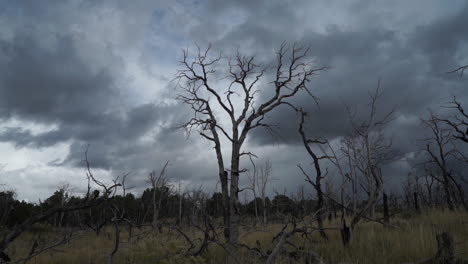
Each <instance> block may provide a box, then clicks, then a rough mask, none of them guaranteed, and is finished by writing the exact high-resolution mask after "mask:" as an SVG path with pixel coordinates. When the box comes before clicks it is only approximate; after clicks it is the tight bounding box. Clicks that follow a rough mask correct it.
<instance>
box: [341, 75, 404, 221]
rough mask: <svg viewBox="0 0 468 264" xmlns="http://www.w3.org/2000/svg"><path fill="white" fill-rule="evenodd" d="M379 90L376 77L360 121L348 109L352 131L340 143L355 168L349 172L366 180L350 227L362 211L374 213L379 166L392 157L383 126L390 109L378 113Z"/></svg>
mask: <svg viewBox="0 0 468 264" xmlns="http://www.w3.org/2000/svg"><path fill="white" fill-rule="evenodd" d="M382 94H383V93H382V92H381V91H380V81H379V83H378V84H377V88H376V89H375V92H374V93H370V94H369V96H370V103H369V108H370V109H369V114H368V117H367V118H365V119H364V120H362V121H356V120H355V118H354V117H352V115H351V113H350V120H351V126H352V133H351V135H350V136H348V137H347V138H346V140H345V141H344V146H343V147H342V152H343V153H344V155H345V157H347V158H348V160H351V164H353V166H354V167H355V168H353V169H352V170H350V171H354V169H356V170H357V172H353V173H359V174H360V175H362V176H363V178H364V180H365V184H366V185H365V186H364V187H365V188H364V191H365V192H366V193H367V194H368V195H367V196H368V199H367V202H366V204H365V205H364V208H362V209H361V210H359V212H358V213H356V214H355V215H354V217H353V220H352V221H351V227H352V228H354V226H355V225H356V224H357V223H358V222H359V221H360V219H361V218H362V216H363V215H366V214H367V215H369V216H370V217H371V218H373V217H374V211H375V206H376V204H377V202H378V197H379V195H380V193H381V192H382V187H383V178H382V166H383V165H384V164H385V162H388V161H389V160H392V159H393V158H394V157H395V153H394V152H393V151H392V149H391V146H392V143H391V140H388V139H387V137H386V136H385V134H384V128H385V126H386V125H387V124H388V123H389V122H390V121H391V120H392V116H393V110H391V111H389V112H387V113H385V114H384V115H383V116H382V117H380V118H379V117H378V114H379V113H378V111H377V110H378V109H377V106H378V100H379V98H380V97H381V96H382ZM356 176H357V175H356ZM356 184H357V183H356ZM361 186H363V185H361Z"/></svg>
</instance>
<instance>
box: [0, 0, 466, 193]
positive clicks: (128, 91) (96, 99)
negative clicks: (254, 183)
mask: <svg viewBox="0 0 468 264" xmlns="http://www.w3.org/2000/svg"><path fill="white" fill-rule="evenodd" d="M467 14H468V2H467V1H463V0H458V1H457V0H452V1H439V0H419V1H416V0H415V1H405V0H401V1H397V0H395V1H385V0H374V1H371V0H369V1H351V0H350V1H341V0H340V1H338V0H323V1H309V0H304V1H299V0H298V1H284V0H264V1H250V0H249V1H247V0H241V1H217V0H194V1H185V0H177V1H155V0H148V1H145V0H136V1H127V0H121V1H118V0H115V1H111V0H108V1H107V0H105V1H104V0H103V1H91V0H47V1H29V0H24V1H23V0H14V1H8V0H0V120H1V126H0V163H1V164H2V165H3V166H2V170H1V171H0V183H2V184H5V185H4V186H2V187H0V188H7V189H14V190H16V191H17V193H18V198H20V199H28V200H29V201H37V199H38V198H45V197H48V196H49V195H50V194H51V193H52V192H53V191H54V190H56V189H57V187H58V186H60V185H62V184H64V183H70V184H71V185H73V186H77V187H76V189H75V191H76V192H77V193H78V192H79V191H80V188H82V187H83V184H84V183H85V171H84V169H83V167H82V165H83V163H82V160H83V158H84V150H85V149H86V146H87V145H88V144H89V145H90V147H89V160H90V163H91V166H92V167H93V168H94V172H95V174H96V176H97V177H100V178H103V179H109V178H110V177H114V176H117V175H121V174H123V173H126V172H132V176H131V179H130V185H131V186H134V187H135V188H134V191H135V192H140V191H141V190H142V189H143V188H145V187H146V185H147V184H146V183H145V177H146V175H147V173H148V172H149V171H151V170H153V169H156V170H159V169H160V168H161V167H162V165H163V164H164V163H165V161H166V160H170V163H171V166H170V167H169V168H168V176H169V177H171V178H172V179H173V180H177V179H181V180H183V181H184V183H185V184H186V185H189V186H193V187H195V186H200V185H203V186H204V188H205V189H206V190H208V191H213V190H215V188H216V182H217V180H218V179H217V168H216V161H215V155H214V151H213V149H212V145H211V144H210V143H209V142H207V141H206V140H202V139H200V138H199V137H197V135H196V134H194V135H193V136H192V137H190V138H189V139H187V138H186V136H185V135H184V131H181V130H174V126H176V125H177V124H179V123H180V122H182V121H184V120H186V119H187V118H188V117H189V116H190V114H189V112H187V109H186V108H185V107H183V106H181V105H180V103H179V102H177V101H175V100H174V98H175V92H174V87H175V83H174V82H171V80H172V79H173V78H174V77H175V75H176V72H177V69H180V64H178V63H179V61H180V59H181V55H182V49H186V48H188V49H192V48H194V47H195V46H194V44H195V43H197V44H198V45H200V46H201V47H206V45H207V44H208V43H211V44H212V46H213V49H214V50H222V51H223V54H232V53H233V52H235V51H237V50H239V51H241V52H243V53H246V54H251V55H252V54H256V55H257V57H258V59H259V61H260V62H262V63H269V62H271V61H273V60H274V58H275V53H274V52H275V50H277V49H278V48H279V46H280V45H281V43H282V42H284V41H286V42H288V43H293V42H295V41H298V42H302V43H309V44H310V45H311V56H312V59H313V60H314V62H316V63H317V65H322V66H329V67H330V69H329V70H328V71H326V72H322V73H320V74H319V75H317V76H315V77H314V79H313V80H312V82H311V83H310V89H311V91H312V92H313V93H314V95H316V96H317V97H318V98H319V99H320V108H317V107H316V106H315V105H314V104H313V103H312V101H311V99H310V97H307V96H300V97H298V98H297V99H296V100H295V101H294V103H296V104H298V105H301V106H304V107H306V109H307V110H308V111H309V112H311V113H312V114H311V115H310V119H309V120H308V122H309V125H308V133H309V134H310V135H321V136H326V137H327V138H329V139H330V140H335V141H338V140H339V138H340V137H341V136H344V135H346V134H347V133H348V132H349V122H348V121H347V115H346V107H345V106H346V105H348V106H351V107H352V108H356V109H361V108H363V107H365V105H366V103H367V100H368V91H369V90H372V89H374V88H375V86H376V84H377V80H378V79H380V80H381V88H382V89H383V91H384V100H382V102H381V107H382V109H383V110H388V109H391V108H392V107H396V109H397V110H396V112H395V120H394V122H393V123H392V124H391V125H390V126H389V127H388V131H387V133H388V135H390V136H392V137H393V142H394V147H395V150H397V151H398V152H399V153H400V154H401V159H399V160H397V161H395V162H393V163H391V164H389V165H388V166H387V168H386V175H385V177H386V181H388V182H392V181H393V182H396V183H398V182H399V181H401V179H402V177H404V176H405V175H406V173H407V171H408V169H409V166H410V165H409V164H408V162H406V161H405V157H408V156H411V153H414V152H416V151H417V150H418V148H419V147H420V146H418V143H417V142H418V140H417V139H418V138H421V133H422V132H421V124H420V118H421V117H423V116H424V115H425V114H427V111H428V109H432V110H433V111H435V112H443V111H446V110H444V109H443V108H442V107H441V106H443V105H445V104H446V102H448V101H450V100H451V99H452V97H453V96H457V98H458V99H459V101H461V102H468V89H467V86H468V75H466V74H465V76H463V77H462V78H460V77H459V75H456V74H446V73H445V72H447V71H448V70H452V69H454V68H456V67H458V66H460V65H464V64H467V63H468V34H467V28H466V25H468V15H467ZM265 83H267V80H266V81H265ZM221 88H222V87H221ZM268 119H269V121H271V122H272V123H277V124H279V127H280V128H279V131H278V133H279V136H278V137H271V136H270V135H269V134H268V133H265V132H262V131H256V132H255V133H254V134H252V135H251V137H250V138H249V141H248V144H247V145H246V148H247V149H248V150H249V151H254V152H255V153H256V154H257V155H258V156H259V159H260V160H266V159H270V160H271V161H272V163H273V177H274V178H275V179H276V180H275V181H274V182H273V183H272V186H271V189H270V192H273V190H277V191H280V192H282V191H283V190H284V188H287V189H288V190H289V191H294V190H295V188H297V185H299V184H303V183H304V181H303V177H302V176H301V174H300V172H299V171H298V169H297V167H296V165H297V164H298V163H302V164H307V163H308V158H307V156H306V153H305V151H304V149H303V147H302V146H301V145H300V144H299V142H298V135H297V120H298V119H297V116H296V114H295V113H294V112H292V111H289V110H288V109H286V108H284V109H278V111H275V112H273V113H272V114H270V115H269V116H268ZM241 183H245V180H244V179H242V180H241ZM80 186H81V187H80ZM309 190H310V189H309Z"/></svg>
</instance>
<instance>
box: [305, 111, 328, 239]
mask: <svg viewBox="0 0 468 264" xmlns="http://www.w3.org/2000/svg"><path fill="white" fill-rule="evenodd" d="M299 113H300V114H301V121H300V123H299V134H301V138H302V144H303V145H304V147H305V149H306V150H307V153H308V154H309V156H310V157H311V158H312V162H313V164H314V169H315V181H314V180H313V179H312V177H311V176H310V175H309V174H307V173H306V172H305V170H304V169H303V168H302V167H301V165H298V167H299V169H300V170H301V171H302V173H303V174H304V175H305V177H306V180H307V182H309V183H310V184H311V185H312V186H313V187H314V189H315V191H316V192H317V206H316V207H315V217H316V220H317V225H318V227H319V232H320V236H321V237H322V238H324V239H328V237H327V234H326V233H325V231H324V229H323V209H324V207H323V204H324V199H323V191H322V179H323V178H324V177H325V176H326V174H324V173H322V168H321V166H320V160H322V159H329V157H328V156H318V155H317V154H316V153H315V152H314V151H313V150H312V147H311V145H313V144H315V145H320V144H322V145H323V144H327V141H325V140H321V139H309V138H307V136H306V135H305V132H304V119H305V116H306V113H305V112H304V111H302V110H301V111H299Z"/></svg>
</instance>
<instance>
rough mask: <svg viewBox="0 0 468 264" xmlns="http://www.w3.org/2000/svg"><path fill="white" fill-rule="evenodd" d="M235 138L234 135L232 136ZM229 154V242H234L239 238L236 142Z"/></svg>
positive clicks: (238, 165) (237, 145) (237, 154)
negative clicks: (230, 154)
mask: <svg viewBox="0 0 468 264" xmlns="http://www.w3.org/2000/svg"><path fill="white" fill-rule="evenodd" d="M234 138H236V137H234ZM232 145H233V148H232V156H231V186H230V187H231V188H230V195H229V243H230V244H235V243H237V241H238V239H239V222H240V212H239V208H238V204H239V167H240V164H239V153H240V152H239V149H240V145H239V144H238V143H235V142H234V143H233V144H232Z"/></svg>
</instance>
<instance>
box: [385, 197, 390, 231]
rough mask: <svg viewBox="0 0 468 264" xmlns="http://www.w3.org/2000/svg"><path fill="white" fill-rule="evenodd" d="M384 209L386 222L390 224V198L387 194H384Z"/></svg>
mask: <svg viewBox="0 0 468 264" xmlns="http://www.w3.org/2000/svg"><path fill="white" fill-rule="evenodd" d="M383 210H384V222H385V223H387V224H388V222H389V218H390V217H389V214H388V198H387V194H386V193H384V194H383Z"/></svg>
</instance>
